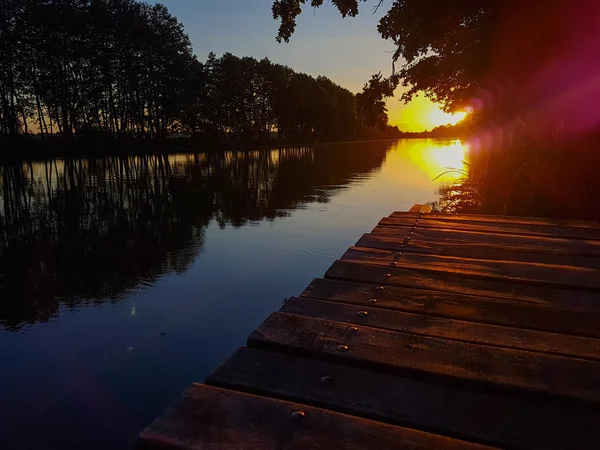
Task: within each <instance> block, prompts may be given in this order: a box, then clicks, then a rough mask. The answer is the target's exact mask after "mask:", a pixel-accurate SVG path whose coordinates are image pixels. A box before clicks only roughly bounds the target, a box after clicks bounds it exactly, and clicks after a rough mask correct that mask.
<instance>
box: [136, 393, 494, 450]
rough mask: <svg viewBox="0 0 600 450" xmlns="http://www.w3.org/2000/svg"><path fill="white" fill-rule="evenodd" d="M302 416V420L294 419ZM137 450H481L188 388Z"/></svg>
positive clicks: (249, 398) (417, 433) (380, 425)
mask: <svg viewBox="0 0 600 450" xmlns="http://www.w3.org/2000/svg"><path fill="white" fill-rule="evenodd" d="M298 411H302V413H304V416H298V414H295V413H296V412H298ZM138 446H139V448H141V449H173V450H176V449H193V450H233V449H235V450H238V449H247V450H299V449H323V450H329V449H335V448H341V449H356V450H359V449H360V450H371V449H390V450H391V449H398V450H404V449H415V450H417V449H423V450H429V449H434V448H435V449H483V448H486V447H483V446H480V445H477V444H471V443H468V442H464V441H459V440H455V439H451V438H447V437H442V436H436V435H433V434H430V433H426V432H422V431H417V430H411V429H408V428H402V427H399V426H393V425H389V424H385V423H381V422H375V421H372V420H368V419H362V418H358V417H352V416H348V415H345V414H340V413H337V412H331V411H325V410H323V409H320V408H315V407H312V406H307V405H300V404H297V403H292V402H288V401H282V400H275V399H270V398H266V397H260V396H256V395H250V394H245V393H240V392H234V391H230V390H225V389H219V388H216V387H210V386H205V385H201V384H193V385H192V386H191V387H190V388H189V389H188V390H187V391H185V393H184V394H183V396H182V397H181V399H180V400H179V401H178V403H176V404H175V405H174V406H172V407H170V408H168V409H167V410H166V411H165V412H164V413H163V415H161V416H160V417H159V418H158V419H156V420H155V421H154V422H152V424H150V426H149V427H148V428H147V429H146V430H144V431H143V432H142V434H141V435H140V437H139V442H138Z"/></svg>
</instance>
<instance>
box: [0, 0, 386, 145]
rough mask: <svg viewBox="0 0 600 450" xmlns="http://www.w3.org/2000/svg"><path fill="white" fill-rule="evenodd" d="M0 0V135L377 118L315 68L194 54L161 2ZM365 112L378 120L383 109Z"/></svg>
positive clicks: (149, 132) (201, 129)
mask: <svg viewBox="0 0 600 450" xmlns="http://www.w3.org/2000/svg"><path fill="white" fill-rule="evenodd" d="M1 5H2V6H1V8H0V60H1V61H2V64H1V65H0V138H1V137H3V136H4V137H10V136H17V135H22V134H25V135H27V134H39V135H40V136H42V137H49V136H57V135H58V136H61V137H62V138H63V139H73V138H78V137H82V136H104V137H108V138H119V137H134V138H143V139H146V138H162V137H165V136H166V135H167V134H168V133H169V132H185V133H198V134H208V135H210V136H213V137H216V138H219V139H227V138H232V137H233V138H237V139H248V140H256V139H261V140H264V139H268V138H269V137H271V136H273V135H278V136H279V137H281V138H285V139H300V138H302V139H305V138H311V139H319V140H321V139H322V140H333V139H351V138H354V137H358V136H364V135H367V134H369V133H371V132H375V130H378V129H381V123H382V122H378V123H377V126H374V123H375V121H374V120H373V119H372V118H371V117H368V114H369V111H370V110H369V108H368V105H365V101H366V99H364V98H360V97H359V98H355V96H354V94H353V93H351V92H350V91H348V90H346V89H344V88H342V87H340V86H338V85H336V84H335V83H334V82H332V81H331V80H329V79H327V78H325V77H318V78H315V77H312V76H309V75H305V74H300V73H296V72H294V71H293V70H291V69H290V68H288V67H284V66H281V65H278V64H273V63H271V62H270V61H269V60H267V59H263V60H261V61H258V60H256V59H254V58H238V57H236V56H233V55H231V54H225V55H223V56H221V57H219V58H218V57H217V56H216V55H214V54H210V55H209V56H208V59H207V60H206V61H205V62H204V63H202V62H200V61H199V60H198V59H197V58H196V56H195V55H194V54H193V51H192V47H191V43H190V40H189V38H188V36H187V34H186V33H185V31H184V29H183V26H182V24H181V23H180V22H179V21H178V20H177V19H176V18H175V17H173V16H172V15H171V14H170V13H169V11H168V10H167V8H166V7H165V6H163V5H160V4H155V5H150V4H147V3H142V2H139V1H136V0H2V3H1ZM357 101H358V103H359V109H360V113H359V112H358V110H357V107H356V105H357ZM376 114H377V116H378V118H379V119H378V120H383V121H384V122H385V125H386V126H387V116H385V117H383V116H381V110H380V109H379V110H377V111H376ZM359 116H360V118H361V120H359ZM384 128H385V127H384Z"/></svg>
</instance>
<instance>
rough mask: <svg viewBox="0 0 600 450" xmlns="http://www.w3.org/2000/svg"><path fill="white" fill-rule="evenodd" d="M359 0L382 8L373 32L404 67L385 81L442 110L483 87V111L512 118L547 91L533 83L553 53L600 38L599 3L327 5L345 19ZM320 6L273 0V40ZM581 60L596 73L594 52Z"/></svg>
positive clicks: (340, 1)
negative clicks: (392, 48) (598, 28)
mask: <svg viewBox="0 0 600 450" xmlns="http://www.w3.org/2000/svg"><path fill="white" fill-rule="evenodd" d="M361 2H365V3H369V5H370V6H371V7H374V8H380V7H386V8H387V12H386V14H385V15H384V16H383V17H382V18H381V20H380V22H379V26H378V31H379V33H380V34H381V36H382V37H383V38H384V39H389V40H391V41H392V42H393V43H394V44H395V45H396V50H395V52H394V55H393V60H394V62H395V63H396V62H401V63H402V66H401V67H400V68H399V70H398V72H397V73H396V74H395V75H396V76H395V77H393V78H391V79H390V81H393V82H395V83H398V82H399V81H400V80H402V82H403V84H404V86H405V87H407V88H408V89H407V90H405V91H404V93H403V94H402V99H404V100H405V101H408V100H410V99H411V98H412V97H413V96H414V95H415V94H417V93H418V92H419V91H423V92H425V94H426V95H427V96H428V97H429V98H431V99H432V100H434V101H436V102H440V103H442V105H443V106H444V108H445V109H446V110H456V109H459V108H461V107H463V106H465V104H466V102H467V101H468V100H470V99H471V98H473V97H474V96H475V97H477V96H478V93H479V92H480V91H481V90H484V91H485V96H487V97H491V98H492V100H491V101H488V102H487V104H486V105H485V106H486V113H487V114H488V115H492V114H494V115H498V114H502V115H504V116H510V115H513V116H514V115H515V114H517V113H519V112H523V111H524V110H528V108H529V107H531V104H532V102H535V101H536V100H539V99H540V97H543V96H544V92H539V89H538V91H535V89H534V88H535V86H534V87H532V86H531V85H530V83H531V82H532V80H534V75H535V74H538V73H540V71H542V70H546V71H548V70H549V68H548V65H549V63H551V62H552V60H553V58H556V57H557V56H559V55H561V54H562V53H563V52H564V51H566V53H573V52H576V51H582V52H587V53H588V54H591V53H594V52H596V51H597V49H598V48H599V45H600V44H599V41H600V40H599V39H598V38H597V37H596V38H594V39H591V40H590V37H591V36H597V33H596V32H595V31H594V29H595V26H596V25H595V23H596V21H595V20H593V19H591V18H592V17H597V16H598V14H599V13H600V4H598V2H589V1H588V2H575V3H574V2H569V1H566V0H551V1H546V0H532V1H527V2H523V1H517V0H505V1H504V0H503V1H495V0H447V1H438V0H393V1H389V2H384V1H383V0H371V1H368V0H336V1H333V2H332V4H333V5H334V6H335V7H336V8H337V9H338V10H339V12H340V13H341V14H342V16H344V17H345V16H355V15H357V14H358V13H359V4H360V3H361ZM322 5H323V0H310V1H309V0H275V1H274V2H273V17H274V18H275V19H278V20H280V22H281V25H280V28H279V34H278V36H277V39H278V41H280V42H281V41H286V42H287V41H289V40H290V38H291V36H292V34H293V33H294V30H295V28H296V18H297V17H298V15H300V14H301V13H302V10H303V8H305V7H309V6H310V7H311V8H318V7H321V6H322ZM582 30H583V31H582ZM585 33H587V34H585ZM576 36H578V37H577V38H576ZM579 59H580V61H579V63H578V65H577V67H578V69H577V70H578V71H581V70H582V67H581V66H582V65H585V66H590V67H591V66H594V71H595V73H597V70H598V67H597V63H594V62H593V61H595V59H594V58H579ZM581 63H583V64H581ZM570 72H571V77H575V76H577V74H573V72H574V71H573V70H570ZM584 74H585V72H583V73H582V74H580V76H583V75H584ZM548 76H549V74H548V73H546V77H548ZM567 78H569V77H567V76H565V75H564V74H562V75H561V76H560V77H558V78H557V80H556V83H564V82H565V79H567ZM574 84H576V83H574ZM524 94H526V95H524ZM487 97H486V98H487Z"/></svg>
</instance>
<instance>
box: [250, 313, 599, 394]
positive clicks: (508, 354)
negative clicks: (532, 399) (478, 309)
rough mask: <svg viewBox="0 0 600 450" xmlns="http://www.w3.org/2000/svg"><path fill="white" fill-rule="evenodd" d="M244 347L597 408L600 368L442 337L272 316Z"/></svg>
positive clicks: (307, 318) (591, 362) (587, 362)
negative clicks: (591, 404) (591, 405)
mask: <svg viewBox="0 0 600 450" xmlns="http://www.w3.org/2000/svg"><path fill="white" fill-rule="evenodd" d="M248 346H249V347H255V348H261V349H266V350H276V351H282V352H286V353H291V354H296V355H299V356H307V357H313V358H316V359H321V360H327V361H330V362H334V363H336V362H338V363H342V364H348V365H353V366H356V367H361V368H368V369H370V370H374V371H380V372H389V373H394V374H399V375H404V374H406V375H407V376H409V377H422V379H431V380H439V381H440V382H442V381H443V382H447V383H458V382H462V383H466V384H469V383H475V384H473V386H474V387H475V386H481V388H483V385H485V389H496V388H499V387H503V388H508V389H518V390H520V392H521V395H528V394H527V393H526V391H529V394H533V393H537V394H546V395H547V394H550V395H554V396H560V397H563V398H565V399H571V400H577V401H581V402H592V403H596V404H597V403H598V402H600V391H599V390H598V379H600V363H598V362H596V361H587V360H581V359H575V358H565V357H561V356H555V355H548V354H544V353H533V352H526V351H523V350H513V349H505V348H499V347H490V346H485V345H478V344H471V343H465V342H456V341H450V340H447V339H440V338H433V337H428V336H417V335H414V334H407V333H399V332H392V331H387V330H380V329H376V328H370V327H366V326H361V327H354V326H352V325H351V324H348V323H343V322H333V321H329V320H322V319H314V318H309V317H304V316H299V315H294V314H285V313H279V312H276V313H273V314H271V315H270V316H269V317H268V318H267V319H266V320H265V321H264V322H263V323H262V324H261V325H260V326H259V327H258V328H257V329H256V330H255V331H254V332H253V333H252V334H251V335H250V337H249V338H248Z"/></svg>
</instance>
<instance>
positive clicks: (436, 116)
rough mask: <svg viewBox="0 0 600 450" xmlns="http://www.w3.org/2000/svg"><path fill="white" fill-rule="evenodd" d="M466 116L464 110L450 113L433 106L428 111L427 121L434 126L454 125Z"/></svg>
mask: <svg viewBox="0 0 600 450" xmlns="http://www.w3.org/2000/svg"><path fill="white" fill-rule="evenodd" d="M465 117H467V113H466V112H457V113H454V114H450V113H447V112H444V111H442V110H441V109H440V108H434V109H433V110H432V111H431V112H430V113H429V123H431V124H434V126H435V127H438V126H440V125H456V124H457V123H458V122H460V121H461V120H463V119H464V118H465Z"/></svg>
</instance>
